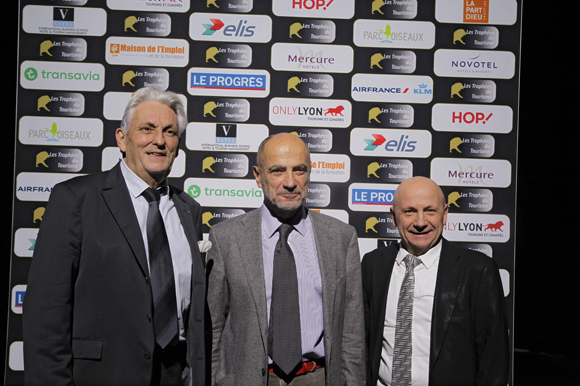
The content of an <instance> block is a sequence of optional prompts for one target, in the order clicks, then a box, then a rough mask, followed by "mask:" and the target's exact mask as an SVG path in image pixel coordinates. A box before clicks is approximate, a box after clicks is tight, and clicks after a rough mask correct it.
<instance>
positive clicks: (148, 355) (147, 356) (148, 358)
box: [143, 352, 151, 360]
mask: <svg viewBox="0 0 580 386" xmlns="http://www.w3.org/2000/svg"><path fill="white" fill-rule="evenodd" d="M143 356H144V357H145V359H147V360H150V359H151V355H150V354H149V353H148V352H146V353H145V355H143Z"/></svg>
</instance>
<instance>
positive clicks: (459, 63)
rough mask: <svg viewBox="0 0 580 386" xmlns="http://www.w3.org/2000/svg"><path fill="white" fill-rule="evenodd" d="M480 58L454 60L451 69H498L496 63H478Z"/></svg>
mask: <svg viewBox="0 0 580 386" xmlns="http://www.w3.org/2000/svg"><path fill="white" fill-rule="evenodd" d="M478 58H479V56H476V57H475V58H469V60H452V61H451V67H458V68H493V69H497V68H498V67H497V65H496V63H495V62H486V61H477V59H478Z"/></svg>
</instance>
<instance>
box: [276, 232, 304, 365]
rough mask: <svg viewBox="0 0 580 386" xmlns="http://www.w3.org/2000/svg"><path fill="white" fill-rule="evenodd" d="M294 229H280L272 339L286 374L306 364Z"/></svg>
mask: <svg viewBox="0 0 580 386" xmlns="http://www.w3.org/2000/svg"><path fill="white" fill-rule="evenodd" d="M292 229H293V227H292V225H289V224H282V225H280V228H278V230H279V232H280V239H279V240H278V243H277V244H276V250H275V251H274V272H273V278H272V302H271V305H270V328H269V329H270V333H269V337H268V345H269V351H270V357H271V358H272V360H273V361H274V362H275V363H276V365H277V366H278V367H280V369H281V370H282V371H283V372H284V373H286V374H289V373H290V372H291V371H292V369H294V367H296V365H297V364H298V363H299V362H301V361H302V340H301V335H300V303H299V301H298V278H297V275H296V264H295V262H294V255H293V254H292V250H291V249H290V246H289V245H288V235H289V234H290V232H291V231H292Z"/></svg>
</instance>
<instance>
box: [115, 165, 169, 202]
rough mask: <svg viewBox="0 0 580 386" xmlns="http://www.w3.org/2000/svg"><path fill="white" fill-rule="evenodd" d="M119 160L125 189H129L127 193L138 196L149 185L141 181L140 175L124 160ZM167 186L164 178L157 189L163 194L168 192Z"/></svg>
mask: <svg viewBox="0 0 580 386" xmlns="http://www.w3.org/2000/svg"><path fill="white" fill-rule="evenodd" d="M119 162H120V163H121V173H123V178H125V183H126V184H127V189H128V190H129V193H130V194H131V195H132V196H133V197H134V198H137V197H139V196H140V195H141V193H143V191H144V190H145V189H147V188H149V187H150V186H149V185H147V183H146V182H145V181H143V180H142V179H141V177H139V176H138V175H137V174H135V172H134V171H133V170H131V169H129V167H128V166H127V164H126V163H125V161H124V160H121V161H119ZM168 187H169V186H168V185H167V180H165V181H163V182H162V183H161V184H160V186H159V188H158V189H159V190H160V191H161V194H162V195H163V194H167V193H168V190H167V189H168Z"/></svg>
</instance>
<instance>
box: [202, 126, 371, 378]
mask: <svg viewBox="0 0 580 386" xmlns="http://www.w3.org/2000/svg"><path fill="white" fill-rule="evenodd" d="M310 170H311V164H310V154H309V152H308V148H307V147H306V144H305V143H304V142H303V141H302V140H301V139H300V138H299V137H297V136H295V135H292V134H289V133H280V134H276V135H273V136H270V137H268V138H266V139H265V140H264V142H262V144H261V145H260V148H259V149H258V155H257V166H254V177H255V179H256V182H257V184H258V186H259V187H260V188H262V191H263V193H264V205H263V206H262V207H261V208H259V209H257V210H254V211H251V212H248V213H246V214H244V215H241V216H238V217H235V218H233V219H230V220H228V221H225V222H222V223H220V224H217V225H215V226H213V227H212V228H211V232H210V236H209V238H210V241H211V242H212V249H211V250H210V251H209V253H208V266H209V264H210V262H213V270H212V272H211V273H210V275H209V281H208V305H209V308H210V311H211V315H212V324H213V344H212V349H213V353H212V385H215V386H234V385H236V386H266V385H270V386H272V385H286V384H288V385H290V386H294V385H309V386H324V385H328V386H346V385H348V386H357V385H359V386H362V385H364V363H365V362H364V324H363V319H362V313H363V307H362V285H361V276H360V255H359V250H358V240H357V237H356V232H355V230H354V228H353V227H352V226H350V225H348V224H345V223H343V222H342V221H340V220H337V219H334V218H332V217H329V216H325V215H323V214H320V213H317V212H314V211H311V210H307V209H306V208H304V206H303V203H304V200H305V198H306V194H307V192H308V183H309V181H310V177H309V176H310ZM283 229H286V230H289V231H290V232H289V233H288V234H286V236H283V235H284V234H285V232H284V231H283ZM288 248H289V249H290V250H291V252H290V253H287V251H288ZM284 251H286V252H284ZM289 255H292V259H291V262H290V265H289V266H288V265H284V266H282V269H280V268H279V267H280V266H281V265H282V264H285V263H286V262H287V260H286V259H285V258H286V257H288V256H289ZM280 259H282V261H280ZM279 261H280V262H279ZM286 354H287V355H286Z"/></svg>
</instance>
